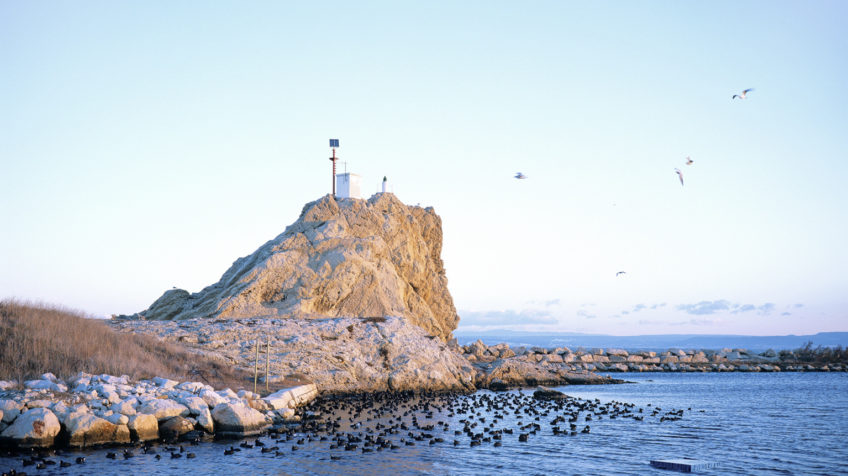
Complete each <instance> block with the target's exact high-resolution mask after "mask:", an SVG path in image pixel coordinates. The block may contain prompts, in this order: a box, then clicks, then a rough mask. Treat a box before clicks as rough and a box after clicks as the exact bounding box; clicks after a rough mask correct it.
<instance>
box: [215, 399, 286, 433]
mask: <svg viewBox="0 0 848 476" xmlns="http://www.w3.org/2000/svg"><path fill="white" fill-rule="evenodd" d="M212 420H213V421H214V422H215V426H216V428H217V429H218V434H219V435H222V436H249V435H256V434H259V433H261V432H262V431H264V430H265V429H266V428H268V427H269V426H270V423H271V422H269V421H268V420H267V419H266V418H265V415H263V414H262V413H260V412H258V411H256V410H254V409H252V408H250V407H248V406H244V405H234V404H231V403H222V404H220V405H217V406H216V407H215V408H213V409H212Z"/></svg>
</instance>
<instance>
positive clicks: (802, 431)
mask: <svg viewBox="0 0 848 476" xmlns="http://www.w3.org/2000/svg"><path fill="white" fill-rule="evenodd" d="M615 376H616V377H620V378H624V379H627V380H630V381H633V382H635V383H633V384H625V385H606V386H568V387H559V390H562V391H564V392H566V393H567V394H569V395H571V396H574V397H578V398H581V399H588V400H594V399H598V400H600V401H601V402H602V403H606V402H611V401H618V402H626V403H632V404H635V405H636V407H635V408H634V411H636V410H637V409H638V408H642V409H643V411H644V413H643V415H645V416H646V417H645V419H644V421H636V420H634V419H632V418H617V419H614V420H611V419H609V418H604V419H601V420H598V419H597V418H595V419H593V420H592V421H589V422H586V421H584V419H583V417H581V419H580V420H579V421H578V425H579V428H580V429H582V428H583V427H584V426H585V425H586V424H589V425H591V433H588V434H582V433H578V434H577V435H575V436H562V435H554V434H553V431H552V430H551V426H550V424H549V422H550V420H552V419H553V418H554V417H555V416H556V415H555V414H553V413H552V414H550V415H549V416H545V417H541V418H540V420H539V421H535V420H534V419H533V418H532V415H528V414H526V413H521V414H519V415H516V414H515V413H513V412H503V411H501V412H500V413H501V414H504V418H503V419H502V420H501V421H499V422H498V424H497V427H498V428H507V427H512V428H515V429H516V431H515V432H514V434H511V435H509V434H504V435H503V440H502V446H501V447H495V446H494V445H493V444H492V443H483V444H482V445H480V446H475V447H471V446H469V442H470V438H469V437H468V436H466V435H465V434H462V435H458V436H457V435H454V430H457V429H462V427H463V423H461V422H460V421H459V420H460V419H463V418H467V415H461V414H455V415H454V416H452V417H449V416H448V412H447V411H443V412H439V411H435V412H434V413H433V414H432V416H431V417H430V416H428V415H427V414H426V412H423V411H421V412H419V413H418V414H417V415H416V416H417V419H418V421H419V423H420V424H428V423H435V422H439V421H442V422H445V423H448V424H449V425H450V430H448V431H444V430H443V429H442V428H441V427H439V426H436V428H435V429H434V430H432V431H430V432H429V433H432V434H433V435H434V436H435V437H442V438H443V439H444V442H437V443H434V444H432V445H431V444H428V441H420V442H415V446H406V445H405V444H404V443H402V442H400V441H399V439H400V438H401V437H407V434H406V432H402V433H401V434H398V435H395V436H393V437H392V438H394V439H395V440H397V442H398V443H399V448H398V449H394V450H391V449H386V450H384V451H375V452H373V453H364V454H363V453H362V452H361V451H358V450H357V451H344V450H341V449H330V444H331V443H332V442H331V441H318V440H316V441H312V442H308V441H307V442H305V443H302V444H299V445H297V446H298V447H299V448H298V449H297V450H296V451H292V446H293V445H295V444H296V442H295V440H296V439H299V438H300V437H302V435H298V436H297V437H296V438H292V440H290V441H286V442H278V443H273V442H271V440H270V439H269V438H264V439H263V440H265V441H266V442H267V443H270V444H273V445H278V446H280V451H281V453H283V454H282V456H276V455H275V453H267V454H261V453H260V452H259V451H257V450H256V449H255V448H254V449H251V450H247V449H245V450H243V451H241V452H239V453H236V454H234V455H232V456H224V450H225V449H226V448H229V447H230V446H232V445H236V446H237V445H238V443H239V442H238V441H218V442H213V443H202V444H200V445H199V446H185V447H186V450H187V451H190V452H193V453H195V454H196V455H197V457H196V458H195V459H192V460H186V459H185V458H181V459H175V460H172V459H171V458H170V457H169V455H168V453H167V452H166V451H165V450H164V449H163V447H162V446H160V447H158V451H159V454H160V455H161V456H162V459H161V460H159V461H157V460H155V459H154V457H153V455H145V454H140V451H138V450H136V451H135V452H136V454H137V455H136V456H135V457H134V458H131V459H127V460H123V459H121V457H120V456H119V457H118V459H117V460H114V461H113V460H110V459H107V458H106V453H107V451H110V450H106V449H101V450H89V451H81V452H79V451H78V452H70V451H69V452H66V453H63V454H61V455H58V456H53V457H51V459H52V460H54V461H57V462H58V461H59V460H60V459H61V460H66V461H73V460H74V459H75V458H76V457H77V456H85V457H86V459H87V462H86V463H85V464H84V465H73V466H71V467H69V468H59V467H58V465H56V466H52V467H48V468H46V469H42V470H37V469H35V467H34V466H28V467H26V468H24V467H23V466H22V465H21V458H0V471H8V470H10V469H15V470H17V471H26V472H27V473H28V474H162V475H166V474H167V475H171V474H183V473H190V474H232V475H241V474H253V475H261V474H280V475H287V474H293V475H294V474H298V475H299V474H457V475H466V474H467V475H478V474H522V475H524V474H584V475H605V474H629V475H646V474H648V475H650V474H666V475H668V474H677V473H675V472H673V471H665V470H658V469H655V468H652V467H651V466H650V465H649V464H648V461H649V460H651V459H659V458H681V457H690V458H697V459H702V460H707V461H711V462H717V463H719V466H718V467H717V468H713V469H709V470H703V471H701V472H700V473H701V474H713V475H719V474H721V475H725V474H738V475H751V474H754V475H756V474H822V475H831V474H848V466H846V465H848V374H845V373H782V374H761V373H703V374H702V373H697V374H696V373H690V374H682V373H669V374H662V373H644V374H616V375H615ZM519 392H521V391H511V392H510V393H512V394H516V393H519ZM523 393H524V394H526V395H529V394H530V393H531V391H530V390H524V391H523ZM486 394H489V395H494V394H492V393H491V392H486V391H481V392H478V394H477V395H478V396H482V395H486ZM461 398H468V397H461ZM648 404H650V405H651V406H650V407H649V406H648ZM656 407H661V408H662V409H663V411H662V412H661V414H664V413H665V412H666V411H668V410H672V409H674V410H679V409H683V410H684V414H683V418H682V419H681V420H679V421H662V422H661V421H660V417H659V415H657V416H656V417H650V416H649V415H650V412H652V410H653V409H654V408H656ZM690 408H691V410H690ZM477 412H479V413H480V415H479V416H477V415H476V413H475V418H477V419H478V420H479V419H480V418H487V424H488V422H491V421H492V418H493V417H494V414H493V411H490V410H487V409H486V408H485V407H482V408H479V409H477ZM367 416H368V415H367V414H366V413H365V412H363V414H362V416H361V417H360V420H361V422H362V423H365V424H366V425H373V424H374V423H375V421H376V420H372V421H367V422H366V421H365V419H366V417H367ZM345 417H347V415H345ZM519 417H520V418H521V420H519ZM411 418H412V414H410V415H408V416H407V417H405V419H406V420H408V421H411ZM344 421H345V427H344V428H343V430H344V431H349V432H356V431H358V430H361V429H362V428H359V429H357V428H351V427H350V426H349V425H348V423H353V424H355V423H356V420H354V421H353V422H348V421H347V418H345V419H344ZM519 422H520V423H519ZM528 422H535V423H538V424H540V427H541V430H540V431H539V432H537V433H536V434H535V435H531V436H530V437H529V438H528V441H527V442H520V441H519V440H518V437H519V434H520V432H521V431H520V430H518V428H517V427H518V425H519V424H527V423H528ZM560 426H562V425H560ZM564 426H566V427H568V424H567V423H566V424H565V425H564ZM481 427H482V425H481ZM407 439H409V438H408V437H407ZM454 439H456V440H458V441H459V443H460V444H459V445H458V446H454V444H453V440H454ZM252 440H253V439H248V440H247V441H252ZM111 451H116V450H114V449H113V450H111ZM117 452H118V453H120V450H117ZM331 456H335V457H338V458H339V459H338V460H333V459H331V458H330V457H331Z"/></svg>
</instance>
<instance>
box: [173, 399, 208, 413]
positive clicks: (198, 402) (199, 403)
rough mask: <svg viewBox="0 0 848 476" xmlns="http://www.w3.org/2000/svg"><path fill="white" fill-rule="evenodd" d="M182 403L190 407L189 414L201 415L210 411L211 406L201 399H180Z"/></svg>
mask: <svg viewBox="0 0 848 476" xmlns="http://www.w3.org/2000/svg"><path fill="white" fill-rule="evenodd" d="M180 402H181V403H182V404H183V405H185V406H186V407H188V411H189V414H191V415H200V414H201V413H203V412H204V411H209V405H207V404H206V401H205V400H203V399H202V398H200V397H188V398H183V399H180Z"/></svg>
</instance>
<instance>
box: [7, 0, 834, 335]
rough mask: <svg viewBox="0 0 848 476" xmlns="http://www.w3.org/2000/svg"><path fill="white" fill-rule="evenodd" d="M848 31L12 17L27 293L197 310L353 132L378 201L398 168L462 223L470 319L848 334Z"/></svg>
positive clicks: (365, 16)
mask: <svg viewBox="0 0 848 476" xmlns="http://www.w3.org/2000/svg"><path fill="white" fill-rule="evenodd" d="M744 12H748V13H747V14H745V13H744ZM845 18H848V4H846V3H844V2H838V1H821V2H814V3H799V2H789V1H752V2H746V3H745V4H744V5H741V4H739V3H738V2H730V1H725V2H589V1H585V2H555V1H542V2H533V3H529V4H527V3H522V2H512V3H510V2H459V3H456V2H426V3H411V4H407V3H403V4H397V3H396V2H370V1H369V2H356V3H349V2H329V3H322V4H320V5H313V4H293V5H292V4H287V3H284V2H261V1H260V2H247V3H245V2H225V1H217V2H191V1H188V2H164V1H151V2H143V3H124V2H119V3H115V2H106V1H88V2H73V3H50V4H46V3H39V2H3V3H0V64H2V65H3V74H0V160H2V169H0V170H2V187H0V212H2V217H3V224H2V226H0V299H4V298H18V299H29V300H41V301H44V302H49V303H56V304H60V305H64V306H68V307H71V308H76V309H80V310H83V311H85V312H88V313H91V314H94V315H98V316H108V315H111V314H131V313H134V312H138V311H141V310H144V309H145V308H147V307H148V306H149V305H150V304H151V303H152V302H153V301H154V300H155V299H157V298H158V297H159V296H161V294H162V293H163V292H164V291H166V290H168V289H171V288H172V287H179V288H183V289H186V290H188V291H190V292H197V291H199V290H201V289H202V288H203V287H205V286H208V285H211V284H213V283H214V282H216V281H217V280H218V279H219V278H220V277H221V275H222V274H223V273H224V272H225V271H226V269H227V268H228V267H229V266H230V265H231V264H232V262H233V261H235V260H236V259H237V258H239V257H242V256H246V255H248V254H250V253H252V252H253V251H254V250H256V249H257V248H258V247H259V246H260V245H262V244H263V243H264V242H265V241H267V240H269V239H271V238H273V237H275V236H277V235H278V234H279V233H281V232H282V231H283V230H284V229H285V227H286V226H288V225H289V224H291V223H292V222H294V221H295V220H296V219H297V217H298V215H299V213H300V210H301V209H302V207H303V205H304V204H306V203H307V202H310V201H313V200H316V199H318V198H320V197H321V196H323V195H325V194H327V193H329V191H330V162H329V160H327V158H328V157H329V154H330V150H329V148H328V147H327V145H328V142H327V140H328V139H329V138H331V137H332V138H338V139H340V146H341V147H340V148H339V150H338V153H339V156H340V162H339V172H343V171H344V170H347V171H349V172H352V173H356V174H359V175H360V176H361V177H362V192H363V195H364V196H365V197H366V198H367V197H368V196H370V195H372V194H373V193H376V192H378V191H379V190H380V187H381V181H382V178H383V176H387V177H388V183H389V189H390V190H391V191H393V192H394V193H395V194H396V195H397V196H398V198H399V199H401V200H402V201H404V202H405V203H407V204H417V203H420V204H421V205H423V206H433V207H434V208H435V210H436V212H437V213H438V214H439V215H440V216H441V218H442V225H443V231H444V245H443V252H442V259H443V260H444V263H445V267H446V269H447V276H448V280H449V289H450V291H451V294H452V296H453V299H454V304H455V305H456V308H457V310H458V313H459V315H460V318H461V321H460V326H461V328H463V329H490V328H508V329H516V330H535V331H560V332H584V333H600V334H611V335H636V334H681V333H693V334H749V335H784V334H814V333H817V332H830V331H848V313H846V309H848V292H846V291H847V290H848V277H846V272H845V270H846V269H848V250H846V247H845V246H844V241H845V238H846V237H848V212H846V206H848V186H846V183H848V134H846V131H848V90H846V88H845V84H848V55H845V51H848V35H846V34H845V33H844V19H845ZM748 88H754V89H753V91H751V92H749V93H747V94H746V98H745V99H743V100H741V99H731V97H732V95H734V94H740V93H741V92H742V91H743V90H744V89H748ZM687 156H690V157H691V158H692V159H693V160H694V163H693V164H691V165H687V164H686V163H685V161H686V157H687ZM675 169H680V170H681V171H682V173H683V176H684V182H685V184H684V185H683V186H681V184H680V182H679V181H678V176H677V175H676V173H675ZM518 172H521V173H523V174H524V175H526V176H527V178H526V179H525V180H517V179H515V178H514V176H515V174H516V173H518ZM619 271H625V272H626V273H625V274H622V275H620V276H616V273H618V272H619Z"/></svg>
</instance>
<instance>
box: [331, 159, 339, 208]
mask: <svg viewBox="0 0 848 476" xmlns="http://www.w3.org/2000/svg"><path fill="white" fill-rule="evenodd" d="M330 160H332V161H333V198H336V160H338V159H337V158H336V149H333V156H332V157H330Z"/></svg>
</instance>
